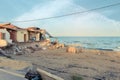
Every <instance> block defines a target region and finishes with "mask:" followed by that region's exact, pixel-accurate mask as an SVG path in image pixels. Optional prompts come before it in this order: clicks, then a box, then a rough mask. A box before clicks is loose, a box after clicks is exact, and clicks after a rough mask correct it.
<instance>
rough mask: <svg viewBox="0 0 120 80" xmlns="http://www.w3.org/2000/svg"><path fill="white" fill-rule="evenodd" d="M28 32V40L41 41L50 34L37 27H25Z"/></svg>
mask: <svg viewBox="0 0 120 80" xmlns="http://www.w3.org/2000/svg"><path fill="white" fill-rule="evenodd" d="M27 30H28V33H29V40H31V41H43V40H45V39H46V35H48V36H49V37H51V35H50V34H49V33H48V32H47V31H46V30H45V29H40V28H38V27H29V28H27Z"/></svg>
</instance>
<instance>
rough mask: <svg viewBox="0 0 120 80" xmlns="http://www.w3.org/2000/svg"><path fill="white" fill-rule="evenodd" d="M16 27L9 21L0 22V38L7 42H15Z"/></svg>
mask: <svg viewBox="0 0 120 80" xmlns="http://www.w3.org/2000/svg"><path fill="white" fill-rule="evenodd" d="M17 28H18V27H16V26H14V25H12V24H11V23H7V24H0V39H4V40H6V41H7V42H9V43H12V42H16V41H17V40H16V33H17V31H16V29H17Z"/></svg>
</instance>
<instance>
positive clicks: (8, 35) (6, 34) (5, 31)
mask: <svg viewBox="0 0 120 80" xmlns="http://www.w3.org/2000/svg"><path fill="white" fill-rule="evenodd" d="M0 32H2V33H5V40H6V41H7V42H9V43H12V40H11V39H10V34H9V32H8V31H7V30H6V29H0Z"/></svg>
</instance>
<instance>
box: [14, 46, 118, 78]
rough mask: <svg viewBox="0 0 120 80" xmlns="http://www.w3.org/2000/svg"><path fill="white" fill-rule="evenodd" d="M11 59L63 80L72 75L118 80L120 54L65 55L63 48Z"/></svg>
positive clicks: (88, 52)
mask: <svg viewBox="0 0 120 80" xmlns="http://www.w3.org/2000/svg"><path fill="white" fill-rule="evenodd" d="M12 57H13V58H14V59H16V60H23V61H27V62H30V63H32V64H34V65H36V66H37V67H39V68H41V69H43V70H45V71H48V72H50V73H52V74H55V75H57V76H60V77H62V78H64V79H65V80H72V78H71V77H72V76H73V75H75V76H81V77H83V79H84V80H120V52H115V51H104V50H90V49H84V50H83V52H82V53H77V54H75V53H67V52H66V48H63V49H53V50H49V49H46V50H39V51H35V52H34V53H28V54H24V55H19V56H15V55H12Z"/></svg>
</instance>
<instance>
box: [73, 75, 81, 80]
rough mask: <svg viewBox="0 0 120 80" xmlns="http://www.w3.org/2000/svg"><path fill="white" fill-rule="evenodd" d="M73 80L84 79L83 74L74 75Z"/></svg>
mask: <svg viewBox="0 0 120 80" xmlns="http://www.w3.org/2000/svg"><path fill="white" fill-rule="evenodd" d="M72 80H83V78H82V77H81V76H72Z"/></svg>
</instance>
